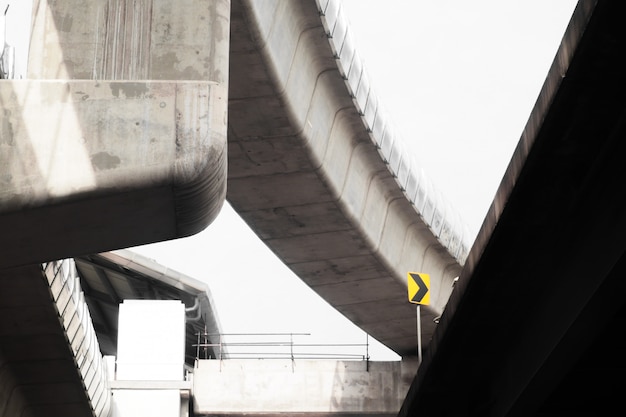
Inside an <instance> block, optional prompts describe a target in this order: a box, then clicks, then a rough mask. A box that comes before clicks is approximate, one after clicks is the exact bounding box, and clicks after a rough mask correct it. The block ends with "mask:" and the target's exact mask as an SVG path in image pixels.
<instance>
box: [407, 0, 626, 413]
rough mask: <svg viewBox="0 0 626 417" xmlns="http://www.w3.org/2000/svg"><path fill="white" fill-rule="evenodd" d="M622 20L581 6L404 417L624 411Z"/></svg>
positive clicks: (615, 10)
mask: <svg viewBox="0 0 626 417" xmlns="http://www.w3.org/2000/svg"><path fill="white" fill-rule="evenodd" d="M625 17H626V4H625V3H623V2H615V1H598V2H597V4H596V2H594V1H581V2H580V3H579V4H578V7H577V9H576V11H575V13H574V15H573V18H572V21H571V23H570V26H569V27H568V29H567V31H566V34H565V37H564V39H563V43H562V45H561V48H560V49H559V51H558V54H557V56H556V59H555V61H554V64H553V66H552V68H551V70H550V72H549V75H548V77H547V80H546V83H545V85H544V88H543V90H542V92H541V94H540V97H539V99H538V101H537V104H536V106H535V109H534V110H533V112H532V114H531V117H530V119H529V122H528V124H527V127H526V129H525V131H524V133H523V136H522V138H521V140H520V143H519V145H518V147H517V149H516V151H515V154H514V156H513V158H512V161H511V163H510V165H509V168H508V170H507V172H506V175H505V177H504V179H503V181H502V183H501V186H500V189H499V191H498V193H497V196H496V198H495V200H494V202H493V205H492V207H491V210H490V212H489V215H488V217H487V218H486V220H485V222H484V224H483V228H482V230H481V232H480V234H479V238H478V240H477V242H476V244H475V245H474V247H473V248H472V250H471V252H470V255H469V258H468V262H467V263H466V265H465V267H464V269H463V271H462V274H461V277H460V280H459V283H458V285H457V286H456V287H455V290H454V291H453V293H452V295H451V298H450V302H449V304H448V306H447V307H446V310H445V312H444V314H443V316H442V318H441V322H440V324H439V327H438V328H437V330H436V332H435V336H434V338H433V341H432V343H431V346H430V348H429V349H428V351H427V352H426V354H425V358H424V362H423V364H422V366H421V367H420V369H419V372H418V375H417V376H416V379H415V380H414V382H413V384H412V386H411V389H410V391H409V394H408V396H407V399H406V400H405V403H404V405H403V408H402V411H401V413H400V416H401V417H404V416H416V415H418V416H469V415H481V416H561V415H563V416H572V415H603V414H608V413H609V412H612V410H617V409H621V408H623V393H624V389H626V382H625V381H624V378H623V374H624V371H626V355H624V352H625V351H626V279H625V278H626V256H625V255H626V253H625V251H626V233H625V231H626V194H625V193H624V191H623V184H624V183H626V164H625V163H624V160H625V159H626V113H625V108H626V107H625V105H624V103H625V101H624V97H626V80H625V78H624V71H625V68H626V54H625V53H624V51H626V26H624V18H625Z"/></svg>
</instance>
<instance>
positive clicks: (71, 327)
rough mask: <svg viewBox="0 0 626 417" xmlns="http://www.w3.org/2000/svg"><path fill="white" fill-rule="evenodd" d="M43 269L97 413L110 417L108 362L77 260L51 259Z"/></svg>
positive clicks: (78, 368)
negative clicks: (87, 299) (90, 312)
mask: <svg viewBox="0 0 626 417" xmlns="http://www.w3.org/2000/svg"><path fill="white" fill-rule="evenodd" d="M43 269H44V274H45V276H46V279H47V281H48V285H50V292H51V294H52V296H53V299H54V302H55V304H56V307H57V311H58V312H59V320H60V322H61V324H62V325H63V328H64V329H65V334H66V336H67V340H68V342H69V344H70V348H71V350H72V352H73V353H74V361H75V362H76V366H77V371H78V372H80V374H81V375H82V377H83V383H84V384H85V389H86V390H87V395H88V397H89V400H90V401H91V407H92V409H93V411H94V414H95V415H96V416H97V417H107V416H108V415H109V413H110V410H111V391H110V389H109V383H108V373H107V366H106V362H105V361H104V359H103V357H102V354H101V353H100V345H99V344H98V339H97V337H96V331H95V330H94V328H93V322H92V321H91V315H90V314H89V308H88V307H87V303H86V302H85V298H84V294H83V292H82V290H81V287H80V279H79V277H78V275H77V272H76V266H75V265H74V260H73V259H64V260H61V261H54V262H49V263H47V264H43Z"/></svg>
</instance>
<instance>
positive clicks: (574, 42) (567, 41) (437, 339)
mask: <svg viewBox="0 0 626 417" xmlns="http://www.w3.org/2000/svg"><path fill="white" fill-rule="evenodd" d="M596 5H597V0H581V1H579V3H578V4H577V6H576V8H575V10H574V12H573V14H572V18H571V19H570V22H569V24H568V27H567V29H566V31H565V34H564V35H563V39H562V41H561V44H560V46H559V49H558V50H557V53H556V56H555V58H554V60H553V62H552V65H551V67H550V70H549V71H548V75H547V77H546V80H545V82H544V85H543V87H542V89H541V92H540V93H539V96H538V98H537V101H536V103H535V106H534V107H533V109H532V111H531V114H530V116H529V120H528V122H527V124H526V127H525V128H524V131H523V132H522V136H521V138H520V141H519V142H518V145H517V146H516V148H515V151H514V153H513V156H512V158H511V161H510V162H509V165H508V167H507V169H506V171H505V174H504V176H503V179H502V181H501V183H500V185H499V187H498V190H497V192H496V195H495V197H494V200H493V202H492V204H491V206H490V208H489V211H488V213H487V215H486V217H485V220H484V221H483V224H482V226H481V229H480V231H479V233H478V237H477V238H476V241H475V242H474V244H473V246H472V248H471V249H470V252H469V255H468V257H467V260H466V262H465V265H464V267H463V269H462V271H461V275H460V277H459V280H458V282H457V284H456V285H455V287H454V290H453V291H452V294H451V295H450V299H449V301H448V304H447V305H446V308H445V310H444V312H443V314H442V316H441V318H440V322H439V325H438V326H437V328H436V330H435V333H434V335H433V338H432V340H431V343H430V345H429V346H428V348H427V350H426V351H425V352H424V356H423V360H422V363H421V365H420V367H419V368H418V372H417V375H416V377H415V379H414V381H413V383H412V384H411V387H410V388H409V392H408V393H407V396H406V399H405V401H404V403H403V405H402V408H401V409H400V412H399V413H398V416H399V417H408V416H411V415H415V414H416V413H419V410H417V409H416V405H415V404H416V403H417V402H418V401H420V399H421V398H422V397H423V396H424V395H425V394H424V393H423V392H421V390H420V388H421V386H422V385H424V384H425V382H426V381H427V379H428V378H429V374H430V373H432V372H435V371H436V370H434V368H435V366H436V364H437V362H438V360H439V359H438V355H437V354H438V350H439V349H441V348H443V347H445V346H446V344H448V338H447V337H446V335H447V333H448V331H449V330H450V329H451V328H454V327H455V324H456V321H458V320H455V318H457V313H458V312H459V310H461V309H462V308H463V304H464V299H463V295H464V294H465V293H466V291H467V290H468V288H469V287H470V286H471V285H472V280H471V278H472V276H473V275H474V271H476V270H477V269H478V267H479V265H480V261H481V256H482V254H483V253H484V252H485V250H486V249H487V247H488V245H489V243H490V241H491V238H492V236H493V234H494V231H495V230H496V228H497V226H498V220H499V219H500V217H501V216H502V214H503V212H504V210H505V207H506V204H507V202H508V200H509V197H510V196H511V194H512V193H513V191H514V189H515V185H516V183H517V180H518V179H519V178H520V175H521V173H522V170H523V168H524V164H525V162H526V159H527V157H528V155H529V153H530V151H531V149H532V146H533V144H534V142H535V140H536V138H537V135H538V133H539V131H540V129H541V127H542V123H543V121H544V119H545V117H546V115H547V114H548V112H549V110H550V105H551V104H552V102H553V101H554V99H555V97H556V95H557V93H558V89H559V86H560V85H561V82H562V81H563V79H564V78H565V77H566V76H567V71H568V69H569V66H570V64H571V63H572V60H573V59H574V56H575V53H576V50H577V48H578V46H579V44H580V41H581V39H582V37H583V34H584V32H585V29H586V28H587V25H588V23H589V21H590V19H591V17H592V15H593V12H594V10H595V9H596ZM459 314H460V313H459Z"/></svg>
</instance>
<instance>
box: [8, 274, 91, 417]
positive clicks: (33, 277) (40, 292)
mask: <svg viewBox="0 0 626 417" xmlns="http://www.w3.org/2000/svg"><path fill="white" fill-rule="evenodd" d="M67 337H68V336H67V335H66V334H65V331H64V327H63V325H62V323H61V320H60V318H59V312H58V310H57V308H56V307H55V304H54V302H53V299H52V295H51V293H50V288H49V286H48V283H47V281H46V279H45V277H44V273H43V271H42V268H41V266H40V265H30V266H26V267H18V268H9V269H1V270H0V416H3V417H4V416H6V417H12V416H33V417H34V416H41V415H46V416H51V417H52V416H68V417H69V416H76V417H79V416H80V417H87V416H93V410H92V408H91V406H90V401H89V397H88V395H87V391H86V389H85V387H84V385H83V380H82V377H81V374H80V373H79V369H78V366H77V363H76V358H75V357H74V355H73V352H72V349H71V347H70V343H69V341H68V338H67Z"/></svg>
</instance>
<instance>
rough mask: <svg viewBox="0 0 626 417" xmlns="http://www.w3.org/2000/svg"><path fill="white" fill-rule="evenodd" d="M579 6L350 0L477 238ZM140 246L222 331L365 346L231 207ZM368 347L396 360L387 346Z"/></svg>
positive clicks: (402, 125) (435, 171)
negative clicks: (193, 292)
mask: <svg viewBox="0 0 626 417" xmlns="http://www.w3.org/2000/svg"><path fill="white" fill-rule="evenodd" d="M311 1H313V0H311ZM575 4H576V2H575V1H573V0H507V1H504V0H489V1H487V0H475V1H467V0H446V1H434V0H387V1H385V2H381V1H379V0H343V7H345V10H346V12H347V16H348V20H349V21H350V23H351V28H352V32H353V35H354V39H355V45H356V48H357V52H358V53H359V54H360V56H361V58H362V59H363V60H364V66H365V69H366V71H367V72H368V74H369V78H370V84H371V86H372V87H373V89H374V90H375V91H376V93H377V95H378V97H379V102H381V103H382V105H383V106H384V107H385V109H386V110H387V113H388V114H389V115H390V117H391V119H392V120H393V121H394V122H395V125H396V128H397V131H398V132H399V133H400V135H401V136H402V137H403V139H404V140H405V141H406V143H407V148H408V149H410V151H411V152H412V153H414V155H415V156H416V158H417V159H418V161H419V162H420V163H421V164H422V166H423V167H424V171H425V173H426V175H427V176H428V177H429V178H430V179H431V182H432V183H434V184H435V185H436V186H437V187H438V189H439V190H440V191H441V193H442V194H443V196H444V198H445V199H446V200H447V201H449V202H450V204H452V205H453V206H454V207H455V208H456V210H457V211H458V212H459V213H460V215H461V216H462V218H463V219H464V220H465V222H466V224H467V228H468V230H469V231H470V232H471V234H472V236H473V235H475V233H476V232H477V231H478V229H479V227H480V224H481V223H482V220H483V218H484V216H485V214H486V212H487V209H488V208H489V205H490V204H491V201H492V199H493V196H494V194H495V191H496V189H497V187H498V185H499V182H500V180H501V178H502V175H503V174H504V171H505V168H506V166H507V165H508V162H509V159H510V157H511V155H512V152H513V149H514V147H515V145H516V144H517V141H518V140H519V137H520V135H521V132H522V130H523V128H524V125H525V124H526V120H527V119H528V115H529V114H530V111H531V109H532V107H533V105H534V102H535V100H536V98H537V95H538V93H539V90H540V88H541V86H542V84H543V80H544V79H545V76H546V74H547V71H548V68H549V66H550V64H551V62H552V59H553V57H554V54H555V52H556V49H557V47H558V45H559V43H560V40H561V37H562V35H563V32H564V30H565V27H566V25H567V23H568V21H569V18H570V16H571V13H572V11H573V9H574V6H575ZM131 249H132V250H134V251H136V252H138V253H141V254H143V255H145V256H148V257H150V258H153V259H155V260H156V261H157V262H159V263H161V264H163V265H165V266H168V267H170V268H172V269H174V270H177V271H180V272H182V273H184V274H186V275H189V276H191V277H194V278H196V279H200V280H204V281H206V282H207V283H208V284H209V286H210V288H211V292H212V294H213V298H214V299H215V302H216V305H217V309H218V312H219V315H220V320H221V322H222V327H223V330H224V331H225V332H230V333H238V332H304V333H312V336H310V337H308V338H304V339H303V340H301V341H302V342H305V343H311V342H318V341H323V342H329V343H330V342H333V343H349V342H359V343H360V342H365V335H364V333H363V332H362V331H361V330H359V329H357V328H355V327H354V326H353V325H352V324H351V323H349V322H348V321H347V320H346V319H345V318H344V317H343V316H341V315H339V313H337V312H335V311H334V310H333V309H332V308H331V307H329V306H328V305H327V304H326V303H325V302H324V301H323V300H321V299H320V298H319V297H317V296H316V295H315V294H314V293H313V292H312V291H311V290H310V289H309V288H308V287H307V286H306V285H304V284H303V283H302V282H301V281H300V279H299V278H297V277H296V276H294V275H293V274H292V273H291V272H290V271H289V270H288V269H287V268H286V267H285V266H284V265H283V264H282V263H281V262H280V261H278V260H277V259H276V258H275V257H274V256H273V254H272V253H271V252H270V251H269V250H268V249H267V248H266V247H265V246H264V244H263V243H261V242H260V241H259V240H258V239H256V236H255V235H254V234H253V233H252V232H251V231H250V230H249V229H248V228H247V226H246V225H245V223H243V221H241V220H240V219H239V218H238V216H237V215H236V214H235V213H234V212H233V210H232V209H231V208H230V207H229V206H228V205H226V206H225V208H224V209H223V211H222V213H221V214H220V215H219V217H218V218H217V220H216V221H215V222H214V223H213V224H212V225H210V226H209V227H208V228H207V229H206V230H205V231H204V232H201V233H199V234H198V235H196V236H192V237H190V238H185V239H178V240H175V241H171V242H165V243H159V244H154V245H147V246H143V247H136V248H131ZM370 354H371V355H372V358H373V359H379V360H384V359H394V358H397V356H395V355H394V354H392V353H390V352H389V351H388V350H386V349H384V348H382V347H380V346H379V345H374V346H373V347H371V348H370Z"/></svg>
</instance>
